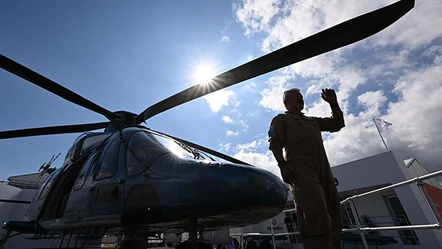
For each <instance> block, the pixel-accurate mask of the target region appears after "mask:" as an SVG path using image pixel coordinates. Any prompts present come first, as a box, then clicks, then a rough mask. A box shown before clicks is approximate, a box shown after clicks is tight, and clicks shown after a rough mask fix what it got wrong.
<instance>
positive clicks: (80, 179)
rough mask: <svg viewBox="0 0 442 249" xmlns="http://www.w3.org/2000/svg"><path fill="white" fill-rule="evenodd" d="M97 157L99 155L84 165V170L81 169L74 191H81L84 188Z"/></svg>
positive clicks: (92, 156)
mask: <svg viewBox="0 0 442 249" xmlns="http://www.w3.org/2000/svg"><path fill="white" fill-rule="evenodd" d="M96 157H97V154H93V155H91V156H90V157H89V158H88V159H87V161H86V162H85V163H84V165H83V168H82V169H81V171H80V173H79V174H78V177H77V180H76V181H75V183H74V190H79V189H81V188H82V187H83V185H84V183H85V182H86V179H87V176H88V174H89V170H90V169H91V166H92V164H93V162H94V159H95V158H96Z"/></svg>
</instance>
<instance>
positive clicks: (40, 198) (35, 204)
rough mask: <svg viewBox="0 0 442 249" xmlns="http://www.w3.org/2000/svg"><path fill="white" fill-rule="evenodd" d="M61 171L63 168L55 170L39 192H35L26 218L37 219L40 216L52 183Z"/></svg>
mask: <svg viewBox="0 0 442 249" xmlns="http://www.w3.org/2000/svg"><path fill="white" fill-rule="evenodd" d="M60 172H61V168H59V169H57V170H56V171H55V172H53V173H52V174H50V175H49V176H48V178H46V180H45V181H44V182H43V184H42V185H41V187H40V188H39V190H38V191H37V193H35V196H34V198H33V199H32V202H31V204H30V205H29V209H28V212H27V214H26V219H28V220H36V219H38V218H39V216H40V214H41V213H40V211H41V210H42V207H43V205H44V203H45V201H46V196H47V194H48V192H49V190H50V187H51V186H52V183H53V182H54V180H55V179H56V177H57V176H58V175H59V173H60Z"/></svg>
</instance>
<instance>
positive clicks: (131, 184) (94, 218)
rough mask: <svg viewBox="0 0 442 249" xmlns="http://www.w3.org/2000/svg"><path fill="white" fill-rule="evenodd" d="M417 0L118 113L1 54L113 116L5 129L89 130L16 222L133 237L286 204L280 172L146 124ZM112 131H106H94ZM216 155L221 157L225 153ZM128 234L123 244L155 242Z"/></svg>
mask: <svg viewBox="0 0 442 249" xmlns="http://www.w3.org/2000/svg"><path fill="white" fill-rule="evenodd" d="M413 7H414V0H400V1H398V2H395V3H393V4H390V5H388V6H386V7H383V8H380V9H378V10H375V11H372V12H368V13H366V14H364V15H361V16H358V17H355V18H353V19H350V20H348V21H345V22H343V23H341V24H338V25H336V26H333V27H331V28H329V29H326V30H324V31H321V32H319V33H316V34H314V35H312V36H310V37H307V38H305V39H302V40H300V41H297V42H294V43H292V44H290V45H288V46H286V47H283V48H281V49H279V50H276V51H274V52H271V53H268V54H266V55H264V56H262V57H259V58H257V59H255V60H252V61H249V62H247V63H245V64H243V65H240V66H238V67H236V68H233V69H231V70H229V71H226V72H224V73H222V74H220V75H218V76H215V77H213V78H212V79H211V81H210V83H209V84H205V83H204V84H197V85H194V86H192V87H190V88H188V89H186V90H183V91H181V92H179V93H177V94H175V95H172V96H171V97H169V98H166V99H164V100H162V101H160V102H158V103H156V104H153V105H151V106H150V107H148V108H146V109H145V110H144V111H143V112H141V113H139V114H135V113H132V112H129V111H115V112H112V111H109V110H107V109H105V108H103V107H101V106H99V105H98V104H96V103H94V102H92V101H90V100H87V99H85V98H84V97H82V96H80V95H78V94H76V93H75V92H72V91H71V90H69V89H67V88H65V87H63V86H62V85H60V84H58V83H56V82H55V81H53V80H51V79H48V78H46V77H44V76H42V75H40V74H39V73H37V72H35V71H32V70H31V69H29V68H27V67H25V66H24V65H21V64H19V63H18V62H15V61H14V60H12V59H10V58H8V57H6V56H4V55H0V66H1V68H2V69H4V70H6V71H8V72H10V73H12V74H15V75H16V76H18V77H21V78H23V79H25V80H27V81H29V82H31V83H33V84H35V85H37V86H39V87H41V88H43V89H45V90H47V91H49V92H52V93H53V94H55V95H57V96H59V97H61V98H64V99H65V100H67V101H70V102H72V103H74V104H77V105H79V106H82V107H84V108H86V109H89V110H91V111H93V112H96V113H98V114H101V115H103V116H104V117H105V118H107V119H108V121H105V122H97V123H89V124H76V125H64V126H50V127H41V128H29V129H21V130H11V131H2V132H0V139H11V138H18V137H32V136H42V135H53V134H66V133H82V134H81V135H79V136H78V137H77V138H76V140H75V141H74V142H73V144H72V146H71V148H70V149H69V150H68V152H67V153H66V157H65V159H64V162H63V163H62V166H61V167H60V168H58V169H55V170H54V171H53V172H51V174H50V175H49V176H48V177H47V179H46V180H45V181H44V182H43V184H42V186H41V187H40V188H39V189H38V190H37V192H36V194H35V196H34V197H33V199H32V201H30V203H29V208H28V211H27V214H26V220H25V221H7V222H5V223H4V225H3V228H4V229H6V234H4V235H3V237H2V238H1V239H0V248H2V247H3V246H4V245H5V243H6V241H7V239H8V238H9V237H12V236H14V235H12V232H16V233H24V234H35V237H34V238H42V239H45V238H53V236H54V235H66V234H78V236H79V237H81V238H82V239H83V240H87V239H91V238H97V237H102V236H104V235H105V234H120V235H121V234H123V235H124V236H123V237H124V238H136V237H137V236H151V235H155V234H158V233H165V232H171V233H182V232H189V240H190V241H191V242H192V243H194V244H193V245H194V246H195V245H196V243H197V242H198V231H200V235H201V231H208V230H209V231H210V230H212V231H216V230H221V229H228V228H233V227H241V226H246V225H251V224H256V223H259V222H262V221H265V220H268V219H269V218H272V217H274V216H276V215H278V214H279V213H281V212H282V210H283V209H284V207H285V205H286V202H287V195H288V191H287V185H286V184H285V183H284V182H283V181H282V180H281V179H280V178H279V177H277V176H276V175H274V174H272V173H270V172H269V171H266V170H264V169H261V168H259V167H256V166H253V165H250V164H248V163H246V162H243V161H241V160H238V159H236V158H233V157H230V156H228V155H225V154H222V153H220V152H218V151H215V150H212V149H209V148H206V147H204V146H201V145H198V144H195V143H192V142H190V141H186V140H183V139H180V138H177V137H174V136H172V135H170V134H165V133H162V132H160V131H156V130H153V129H151V128H149V127H146V126H143V125H142V123H143V122H145V121H146V120H148V119H150V118H152V117H154V116H156V115H158V114H160V113H162V112H164V111H167V110H169V109H171V108H174V107H176V106H179V105H182V104H184V103H186V102H189V101H192V100H194V99H196V98H199V97H202V96H204V95H207V94H209V93H212V92H215V91H217V90H220V89H224V88H227V87H230V86H232V85H235V84H238V83H241V82H243V81H246V80H249V79H252V78H254V77H257V76H260V75H263V74H266V73H269V72H271V71H274V70H277V69H280V68H283V67H285V66H288V65H291V64H294V63H297V62H300V61H303V60H306V59H309V58H312V57H315V56H317V55H320V54H323V53H326V52H329V51H332V50H335V49H338V48H340V47H344V46H347V45H349V44H352V43H355V42H357V41H360V40H362V39H365V38H367V37H369V36H372V35H374V34H376V33H378V32H380V31H381V30H383V29H385V28H387V27H388V26H390V25H391V24H393V23H394V22H396V21H397V20H399V19H400V18H401V17H402V16H404V15H405V14H406V13H407V12H409V11H410V10H411V9H412V8H413ZM98 129H104V130H103V131H94V130H98ZM215 158H218V160H216V159H215ZM145 247H146V246H145V240H129V239H123V240H122V243H121V248H145Z"/></svg>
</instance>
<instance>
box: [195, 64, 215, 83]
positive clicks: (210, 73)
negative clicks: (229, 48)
mask: <svg viewBox="0 0 442 249" xmlns="http://www.w3.org/2000/svg"><path fill="white" fill-rule="evenodd" d="M215 76H216V74H215V68H214V66H213V65H211V64H208V63H201V64H199V65H197V66H196V68H195V69H194V72H193V79H194V80H195V81H196V83H197V84H208V83H210V81H211V79H212V78H213V77H215Z"/></svg>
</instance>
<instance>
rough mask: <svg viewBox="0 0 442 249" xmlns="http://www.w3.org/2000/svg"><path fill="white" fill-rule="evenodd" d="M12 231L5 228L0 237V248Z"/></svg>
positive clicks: (1, 248)
mask: <svg viewBox="0 0 442 249" xmlns="http://www.w3.org/2000/svg"><path fill="white" fill-rule="evenodd" d="M11 233H12V229H10V228H8V229H7V230H6V233H5V234H4V235H3V236H2V238H1V239H0V249H3V245H4V244H5V243H6V241H7V240H8V238H9V235H11Z"/></svg>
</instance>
